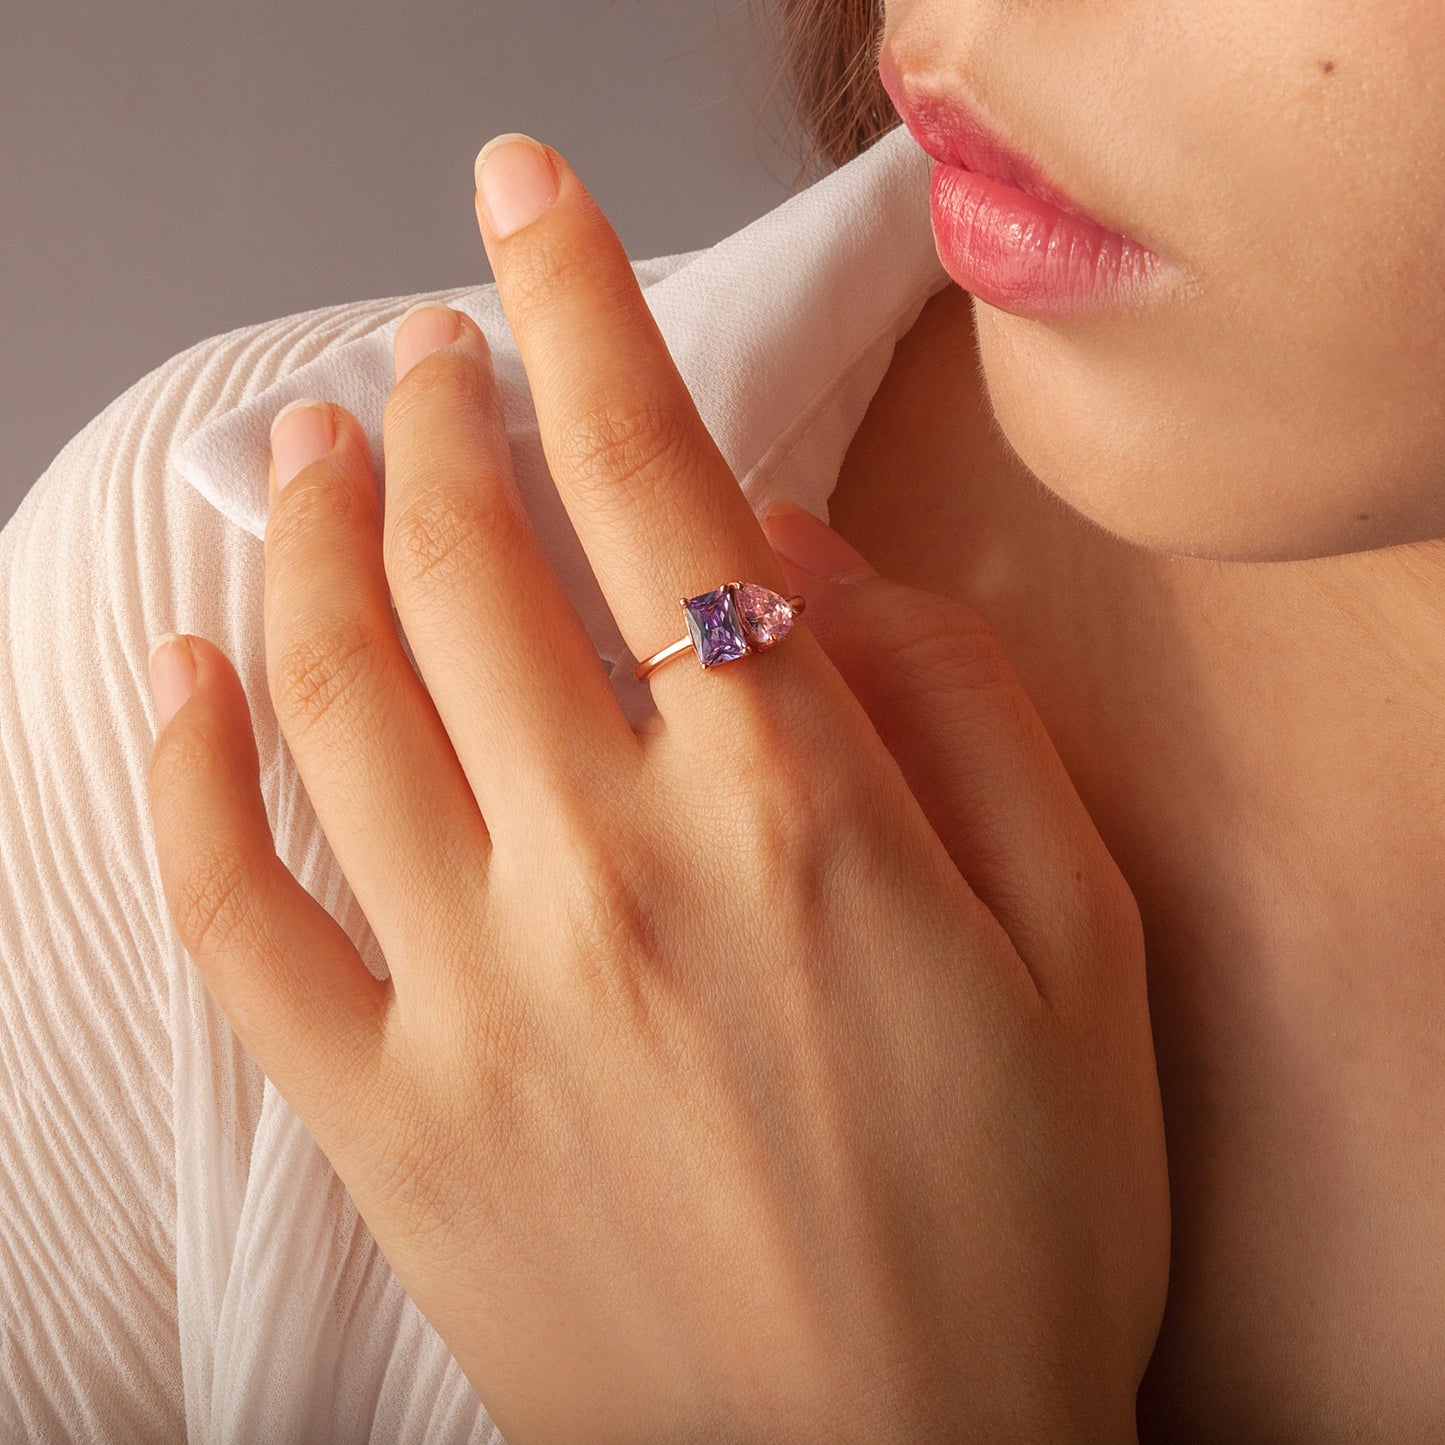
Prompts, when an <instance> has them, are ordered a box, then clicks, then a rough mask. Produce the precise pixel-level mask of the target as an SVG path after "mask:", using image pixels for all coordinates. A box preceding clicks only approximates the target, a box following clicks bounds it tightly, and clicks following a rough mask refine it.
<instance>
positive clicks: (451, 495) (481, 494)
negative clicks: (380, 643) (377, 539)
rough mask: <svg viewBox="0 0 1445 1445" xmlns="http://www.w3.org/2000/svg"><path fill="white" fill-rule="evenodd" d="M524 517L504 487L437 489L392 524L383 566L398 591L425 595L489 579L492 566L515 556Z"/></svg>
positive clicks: (429, 490) (387, 531) (393, 588)
mask: <svg viewBox="0 0 1445 1445" xmlns="http://www.w3.org/2000/svg"><path fill="white" fill-rule="evenodd" d="M518 523H519V516H518V513H517V510H516V508H515V507H514V505H513V503H512V499H511V498H510V497H509V496H508V495H507V493H506V491H505V490H504V489H503V488H502V487H501V486H499V485H498V486H493V485H486V484H483V485H480V486H475V487H472V488H470V489H469V490H468V491H467V492H466V493H465V495H464V496H463V494H461V493H460V492H459V491H458V490H457V489H455V488H452V487H443V486H440V485H437V486H434V487H432V488H430V489H428V490H427V491H426V492H424V493H423V494H422V495H420V496H419V497H417V499H416V500H415V501H414V502H412V503H410V504H409V505H408V506H407V507H406V508H405V509H404V510H401V511H399V512H398V513H397V514H396V515H395V517H394V518H392V519H391V520H390V521H389V522H388V525H387V528H386V533H385V537H384V542H383V548H382V551H383V563H384V568H385V571H386V577H387V581H388V582H389V583H390V585H391V589H392V591H393V592H398V591H401V590H403V589H405V590H407V591H409V592H411V593H413V594H414V595H418V596H420V595H423V594H425V593H427V592H429V591H431V590H432V589H433V588H435V587H438V586H445V585H446V584H448V583H449V582H457V581H460V580H462V579H474V578H476V577H480V576H486V575H488V574H489V573H490V572H492V571H493V570H494V569H493V568H492V561H493V559H495V558H498V557H504V556H508V555H511V554H513V553H514V552H515V549H516V546H517V544H518V542H519V540H520V536H519V532H520V529H519V525H518Z"/></svg>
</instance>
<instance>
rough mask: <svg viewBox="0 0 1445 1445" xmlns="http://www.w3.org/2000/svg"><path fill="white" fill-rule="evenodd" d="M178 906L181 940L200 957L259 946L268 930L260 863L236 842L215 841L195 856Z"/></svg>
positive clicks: (180, 890) (183, 880)
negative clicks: (262, 907) (264, 922)
mask: <svg viewBox="0 0 1445 1445" xmlns="http://www.w3.org/2000/svg"><path fill="white" fill-rule="evenodd" d="M172 909H173V914H174V918H175V923H176V929H177V931H178V932H179V934H180V938H181V942H182V943H184V944H185V946H186V949H187V951H188V952H190V953H191V954H193V955H194V956H195V957H197V958H214V957H217V956H218V955H220V954H222V953H226V952H230V951H232V950H234V949H235V948H236V947H238V946H239V947H254V946H256V944H257V943H258V941H259V939H260V937H261V935H262V933H263V931H264V930H263V926H262V914H261V910H260V907H259V888H258V884H257V878H256V869H255V865H254V863H253V861H252V860H251V859H250V858H249V857H247V856H246V855H245V854H243V853H242V852H241V851H240V850H239V849H238V848H236V847H235V846H234V845H228V844H225V843H213V844H212V845H211V846H210V847H209V848H206V849H203V850H202V851H200V852H199V853H198V854H197V855H196V856H195V857H194V858H193V859H192V860H191V862H190V863H189V865H188V866H187V868H186V870H185V872H184V873H183V874H182V875H181V878H180V881H179V883H178V885H177V888H176V892H175V897H174V900H173V903H172Z"/></svg>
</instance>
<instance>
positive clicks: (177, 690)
mask: <svg viewBox="0 0 1445 1445" xmlns="http://www.w3.org/2000/svg"><path fill="white" fill-rule="evenodd" d="M150 675H151V697H152V698H153V699H154V700H155V705H156V733H157V734H160V733H161V732H162V731H163V730H164V728H165V726H166V724H167V723H168V722H170V720H171V719H172V718H173V717H175V715H176V714H177V713H178V712H179V711H180V709H181V705H182V703H184V702H185V700H186V699H187V698H188V697H189V696H190V695H191V693H192V692H194V691H195V687H196V658H195V654H194V653H193V652H192V651H191V647H190V643H188V642H187V641H186V640H185V638H183V637H181V636H180V635H179V634H178V633H175V632H167V633H166V634H165V635H164V636H163V637H158V638H156V640H155V642H154V643H152V644H151V655H150Z"/></svg>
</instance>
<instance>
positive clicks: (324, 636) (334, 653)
mask: <svg viewBox="0 0 1445 1445" xmlns="http://www.w3.org/2000/svg"><path fill="white" fill-rule="evenodd" d="M384 675H385V669H384V666H383V663H382V659H381V653H380V639H379V638H378V637H377V635H376V633H375V631H374V630H373V629H372V628H371V627H370V626H368V625H367V624H366V623H364V622H362V621H361V620H360V619H359V618H355V617H341V618H337V619H333V620H332V621H331V622H330V623H329V625H327V626H325V627H320V628H317V629H316V630H315V631H313V632H308V633H305V634H302V635H300V636H297V637H294V638H292V639H291V640H290V641H288V642H287V643H286V644H285V645H284V646H283V647H282V649H281V651H280V654H279V656H278V657H277V659H276V662H275V664H274V666H273V667H272V670H271V677H270V686H271V698H272V702H273V703H274V705H275V709H276V715H277V717H278V718H280V719H282V720H283V721H284V722H285V724H286V725H287V727H288V729H289V730H290V731H291V732H292V733H293V734H294V735H295V736H297V737H298V738H299V737H305V736H308V735H309V734H310V733H311V732H312V731H313V730H315V729H318V728H325V729H327V730H328V731H330V732H332V733H333V734H341V735H343V736H345V735H349V734H350V733H351V732H354V731H357V730H364V729H365V727H366V726H367V718H368V717H369V716H370V713H371V711H372V709H373V708H374V707H376V705H377V703H376V699H377V697H378V694H379V693H380V691H381V684H382V679H383V677H384Z"/></svg>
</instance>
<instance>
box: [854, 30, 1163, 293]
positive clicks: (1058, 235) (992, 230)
mask: <svg viewBox="0 0 1445 1445" xmlns="http://www.w3.org/2000/svg"><path fill="white" fill-rule="evenodd" d="M879 77H880V79H881V80H882V81H883V85H884V87H885V88H886V89H887V91H888V94H889V95H890V96H891V97H892V99H893V103H894V105H895V107H896V108H897V110H898V113H899V115H900V116H901V117H902V118H903V121H904V124H905V125H907V127H908V129H909V131H910V132H912V134H913V137H914V139H915V140H916V141H917V142H918V144H919V145H920V146H921V147H922V148H923V150H925V151H926V152H927V153H928V154H929V155H930V156H932V157H933V162H934V164H933V170H932V181H931V185H930V200H931V204H932V213H933V236H934V241H935V243H936V245H937V247H938V255H939V260H940V261H941V262H942V263H943V267H944V269H945V270H946V271H947V272H948V273H949V275H950V276H952V277H953V279H954V280H955V281H957V282H958V284H959V285H960V286H962V287H963V288H964V289H965V290H966V291H971V292H972V293H973V294H974V295H975V296H977V297H978V298H979V299H980V300H982V301H985V302H987V303H988V304H989V305H991V306H997V307H998V308H1000V309H1001V310H1004V311H1010V312H1013V313H1014V314H1015V315H1019V316H1033V317H1045V316H1051V317H1057V316H1068V315H1074V314H1077V313H1079V312H1083V311H1091V310H1097V309H1099V308H1100V307H1104V306H1110V305H1118V304H1121V303H1125V302H1128V301H1130V300H1136V299H1138V298H1139V297H1140V296H1141V295H1142V294H1143V292H1144V291H1145V290H1146V289H1147V288H1148V286H1149V283H1150V282H1151V280H1152V279H1153V278H1154V277H1155V276H1157V275H1158V274H1159V273H1160V271H1161V269H1162V268H1163V266H1164V262H1163V261H1162V259H1161V258H1160V257H1159V256H1158V255H1157V254H1156V253H1155V252H1154V251H1151V250H1150V249H1149V248H1148V247H1147V246H1144V245H1142V244H1141V243H1140V242H1138V241H1134V240H1131V239H1129V238H1128V237H1126V236H1123V235H1120V234H1119V233H1118V232H1116V231H1111V230H1109V229H1108V228H1107V227H1106V226H1104V225H1102V224H1101V223H1100V222H1098V221H1096V220H1095V219H1094V218H1093V217H1092V216H1090V215H1088V214H1087V213H1086V212H1085V211H1084V210H1083V209H1082V208H1081V207H1079V206H1078V205H1077V204H1076V203H1075V202H1074V201H1073V200H1072V199H1070V197H1069V196H1068V195H1067V194H1066V193H1065V192H1064V191H1063V190H1062V189H1061V188H1060V187H1059V186H1058V185H1056V184H1055V183H1054V182H1053V181H1052V180H1050V179H1049V177H1047V176H1046V175H1045V174H1044V173H1043V171H1042V170H1041V168H1040V167H1039V166H1038V165H1037V164H1036V163H1035V162H1034V161H1033V160H1032V159H1031V158H1030V157H1028V156H1026V155H1024V154H1023V153H1022V152H1020V151H1018V150H1016V149H1014V148H1013V147H1011V146H1009V145H1008V144H1007V143H1006V142H1005V141H1003V140H1002V139H1000V138H999V137H998V136H996V135H995V134H993V133H992V132H991V131H989V130H988V129H987V128H986V127H985V126H984V124H983V123H982V122H981V121H980V120H979V118H978V117H977V116H975V115H974V114H973V113H972V112H971V111H969V110H968V109H966V108H965V107H964V106H962V105H961V104H959V103H958V102H957V101H955V100H952V99H950V98H948V97H945V96H941V95H929V94H925V93H923V92H921V91H918V90H916V89H915V90H911V91H910V90H909V89H907V88H906V87H905V84H904V80H903V77H902V74H901V73H900V71H899V70H898V67H897V65H896V63H895V62H894V60H893V57H892V55H891V54H890V53H889V52H888V51H887V50H886V49H885V50H884V51H883V53H882V55H881V57H880V61H879Z"/></svg>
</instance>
